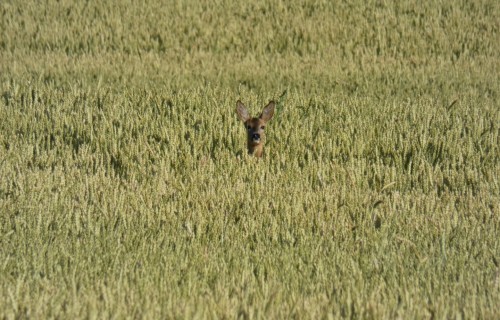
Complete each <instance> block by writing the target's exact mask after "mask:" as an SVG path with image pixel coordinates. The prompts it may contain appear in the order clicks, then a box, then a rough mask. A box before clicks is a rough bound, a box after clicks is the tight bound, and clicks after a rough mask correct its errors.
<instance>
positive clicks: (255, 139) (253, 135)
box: [252, 133, 260, 142]
mask: <svg viewBox="0 0 500 320" xmlns="http://www.w3.org/2000/svg"><path fill="white" fill-rule="evenodd" d="M252 140H253V141H254V142H259V141H260V134H258V133H253V134H252Z"/></svg>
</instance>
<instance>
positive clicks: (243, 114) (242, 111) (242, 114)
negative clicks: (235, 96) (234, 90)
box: [236, 100, 250, 122]
mask: <svg viewBox="0 0 500 320" xmlns="http://www.w3.org/2000/svg"><path fill="white" fill-rule="evenodd" d="M236 113H237V114H238V117H239V118H240V119H241V121H243V122H246V121H247V120H248V119H250V115H249V114H248V110H247V108H246V107H245V106H244V105H243V103H242V102H241V101H240V100H238V102H236Z"/></svg>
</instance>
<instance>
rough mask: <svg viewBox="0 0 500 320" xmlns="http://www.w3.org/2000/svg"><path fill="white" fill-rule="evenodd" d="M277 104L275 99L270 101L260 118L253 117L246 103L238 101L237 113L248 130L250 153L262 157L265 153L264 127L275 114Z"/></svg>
mask: <svg viewBox="0 0 500 320" xmlns="http://www.w3.org/2000/svg"><path fill="white" fill-rule="evenodd" d="M275 106H276V104H275V103H274V101H270V102H269V103H268V104H267V106H266V107H265V108H264V110H262V113H261V114H260V116H259V117H258V118H252V117H251V116H250V114H249V113H248V110H247V108H246V107H245V105H244V104H243V103H242V102H241V101H240V100H238V101H237V102H236V113H237V114H238V117H239V118H240V120H241V121H243V123H244V124H245V129H246V130H247V148H248V154H249V155H253V156H255V157H257V158H261V157H262V155H263V154H264V143H265V141H266V134H265V132H264V129H265V126H266V123H267V122H268V121H269V120H271V118H272V117H273V115H274V107H275Z"/></svg>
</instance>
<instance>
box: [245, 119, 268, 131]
mask: <svg viewBox="0 0 500 320" xmlns="http://www.w3.org/2000/svg"><path fill="white" fill-rule="evenodd" d="M265 123H266V122H265V121H264V120H262V119H259V118H252V119H249V120H247V122H246V125H247V126H250V127H251V128H253V129H258V128H260V127H261V126H263V125H264V124H265Z"/></svg>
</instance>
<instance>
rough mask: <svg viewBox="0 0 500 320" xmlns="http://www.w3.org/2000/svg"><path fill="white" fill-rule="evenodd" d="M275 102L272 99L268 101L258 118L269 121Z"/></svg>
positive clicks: (272, 114)
mask: <svg viewBox="0 0 500 320" xmlns="http://www.w3.org/2000/svg"><path fill="white" fill-rule="evenodd" d="M275 106H276V104H275V103H274V101H270V102H269V104H268V105H267V106H266V107H265V108H264V110H262V114H261V115H260V118H261V119H262V120H264V121H269V120H271V118H272V117H273V116H274V107H275Z"/></svg>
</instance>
